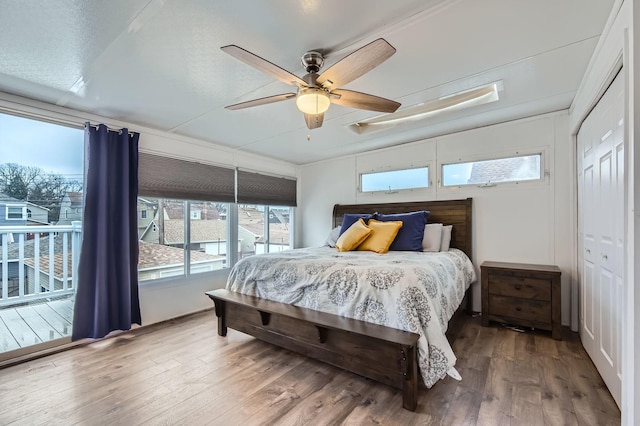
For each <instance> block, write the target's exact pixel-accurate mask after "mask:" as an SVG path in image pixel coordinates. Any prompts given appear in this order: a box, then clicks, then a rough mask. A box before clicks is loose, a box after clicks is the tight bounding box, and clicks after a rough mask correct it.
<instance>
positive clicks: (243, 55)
mask: <svg viewBox="0 0 640 426" xmlns="http://www.w3.org/2000/svg"><path fill="white" fill-rule="evenodd" d="M220 49H221V50H222V51H223V52H224V53H227V54H229V55H231V56H233V57H234V58H236V59H238V60H240V61H242V62H244V63H245V64H247V65H251V66H252V67H254V68H256V69H258V70H260V71H262V72H263V73H265V74H267V75H270V76H271V77H273V78H275V79H278V80H280V81H282V82H284V83H287V84H291V85H292V86H295V85H301V86H304V87H306V86H307V83H306V82H305V81H304V80H303V79H301V78H299V77H297V76H296V75H294V74H291V73H290V72H289V71H287V70H285V69H283V68H280V67H279V66H277V65H276V64H273V63H271V62H269V61H267V60H266V59H264V58H261V57H260V56H258V55H254V54H253V53H251V52H249V51H248V50H244V49H243V48H242V47H239V46H236V45H234V44H231V45H229V46H223V47H221V48H220Z"/></svg>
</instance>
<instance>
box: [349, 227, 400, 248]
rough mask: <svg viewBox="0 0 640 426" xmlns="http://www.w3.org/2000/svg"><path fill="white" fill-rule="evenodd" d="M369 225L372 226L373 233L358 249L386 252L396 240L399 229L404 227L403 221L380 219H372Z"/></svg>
mask: <svg viewBox="0 0 640 426" xmlns="http://www.w3.org/2000/svg"><path fill="white" fill-rule="evenodd" d="M368 226H369V228H371V231H372V232H371V235H369V237H368V238H367V239H366V240H364V242H363V243H362V244H360V245H359V246H358V250H368V251H375V252H376V253H386V252H388V251H389V246H390V245H391V243H392V242H393V240H395V238H396V235H398V231H399V230H400V228H402V221H397V222H380V221H379V220H375V219H370V220H369V225H368Z"/></svg>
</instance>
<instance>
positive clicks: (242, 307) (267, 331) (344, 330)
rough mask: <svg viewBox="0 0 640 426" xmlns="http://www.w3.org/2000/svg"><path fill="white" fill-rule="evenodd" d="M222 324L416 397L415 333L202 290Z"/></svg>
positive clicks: (411, 406)
mask: <svg viewBox="0 0 640 426" xmlns="http://www.w3.org/2000/svg"><path fill="white" fill-rule="evenodd" d="M206 294H207V296H209V297H210V298H211V300H213V302H214V304H215V309H216V316H217V317H218V334H219V335H220V336H226V335H227V327H231V328H233V329H234V330H238V331H241V332H243V333H246V334H249V335H251V336H254V337H256V338H258V339H261V340H264V341H266V342H269V343H272V344H275V345H278V346H281V347H283V348H286V349H289V350H291V351H294V352H298V353H300V354H302V355H305V356H308V357H310V358H314V359H317V360H320V361H323V362H326V363H328V364H332V365H335V366H336V367H340V368H344V369H345V370H348V371H351V372H353V373H356V374H359V375H362V376H364V377H367V378H370V379H373V380H376V381H379V382H381V383H385V384H387V385H390V386H393V387H395V388H398V389H402V406H403V407H404V408H406V409H408V410H411V411H415V409H416V406H417V402H418V365H417V342H418V338H419V337H420V335H418V334H416V333H411V332H408V331H403V330H398V329H395V328H390V327H385V326H382V325H377V324H372V323H368V322H365V321H360V320H355V319H351V318H345V317H341V316H337V315H332V314H328V313H325V312H320V311H315V310H312V309H306V308H301V307H298V306H293V305H288V304H285V303H279V302H273V301H270V300H266V299H260V298H258V297H254V296H248V295H245V294H240V293H235V292H231V291H228V290H224V289H220V290H213V291H209V292H207V293H206Z"/></svg>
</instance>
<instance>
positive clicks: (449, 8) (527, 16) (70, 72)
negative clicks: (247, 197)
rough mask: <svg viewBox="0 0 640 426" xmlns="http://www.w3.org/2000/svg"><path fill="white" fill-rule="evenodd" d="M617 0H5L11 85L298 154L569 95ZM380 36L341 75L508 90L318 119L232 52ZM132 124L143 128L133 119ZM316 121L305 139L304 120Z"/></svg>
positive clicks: (3, 59) (536, 109) (304, 159)
mask: <svg viewBox="0 0 640 426" xmlns="http://www.w3.org/2000/svg"><path fill="white" fill-rule="evenodd" d="M613 3H614V0H562V1H558V0H535V1H533V0H529V1H525V0H483V1H478V0H405V1H388V0H350V1H344V0H322V1H320V0H297V1H294V0H272V1H259V0H254V1H247V0H242V1H241V0H234V1H223V0H219V1H213V0H188V1H186V0H110V1H108V2H107V1H91V2H87V1H84V0H56V1H50V0H22V1H18V0H13V1H3V2H1V3H0V90H2V91H5V92H8V93H12V94H17V95H22V96H26V97H29V98H33V99H37V100H41V101H46V102H50V103H53V104H58V105H64V106H67V107H71V108H74V109H78V110H82V111H87V112H91V113H94V114H99V115H102V116H105V117H108V118H112V119H117V120H122V121H126V122H130V123H133V124H140V125H144V126H148V127H153V128H156V129H160V130H166V131H170V132H173V133H176V134H179V135H185V136H190V137H194V138H198V139H201V140H205V141H210V142H214V143H218V144H223V145H227V146H230V147H234V148H237V149H239V150H245V151H249V152H253V153H258V154H261V155H266V156H269V157H274V158H278V159H282V160H286V161H290V162H292V163H296V164H305V163H309V162H313V161H318V160H322V159H326V158H331V157H336V156H341V155H345V154H351V153H356V152H363V151H368V150H370V149H374V148H380V147H384V146H390V145H395V144H400V143H406V142H410V141H414V140H418V139H424V138H428V137H432V136H435V135H439V134H443V133H450V132H454V131H459V130H464V129H469V128H472V127H477V126H481V125H486V124H492V123H497V122H502V121H506V120H511V119H515V118H521V117H526V116H530V115H534V114H540V113H544V112H549V111H556V110H561V109H566V108H568V107H569V105H570V103H571V101H572V99H573V97H574V95H575V93H576V90H577V89H578V86H579V84H580V80H581V79H582V76H583V74H584V72H585V69H586V67H587V64H588V62H589V59H590V57H591V54H592V52H593V49H594V48H595V45H596V43H597V41H598V36H599V35H600V33H601V32H602V30H603V28H604V25H605V22H606V20H607V17H608V14H609V11H610V10H611V7H612V5H613ZM379 37H384V38H385V39H386V40H387V41H388V42H389V43H391V45H393V46H394V47H395V48H396V49H397V52H396V54H395V55H394V56H392V57H391V58H390V59H388V60H387V61H386V62H384V63H383V64H382V65H380V66H379V67H377V68H375V69H373V70H372V71H370V72H369V73H367V74H366V75H364V76H362V77H360V78H359V79H357V80H355V81H353V82H352V83H350V84H348V85H347V86H345V88H348V89H352V90H356V91H361V92H365V93H370V94H373V95H377V96H382V97H385V98H389V99H393V100H396V101H398V102H401V103H402V106H401V108H404V107H410V106H414V105H416V104H419V103H421V102H425V101H429V100H433V99H437V98H439V97H442V96H446V95H449V94H452V93H456V92H459V91H462V90H466V89H469V88H472V87H476V86H480V85H483V84H486V83H491V82H494V81H502V85H503V87H504V90H503V91H502V92H501V93H500V101H498V102H494V103H491V104H486V105H482V106H476V107H473V108H470V109H467V110H463V111H457V112H452V113H443V114H440V115H435V116H432V117H429V118H427V119H424V120H422V121H419V122H412V123H410V124H405V125H403V126H398V127H395V128H392V129H387V130H381V131H379V132H372V133H368V134H364V135H358V134H356V133H354V132H352V131H351V130H350V129H349V128H348V126H349V125H350V124H353V123H355V122H357V121H361V120H363V119H366V118H370V117H375V116H378V115H380V114H379V113H376V112H370V111H362V110H355V109H350V108H346V107H341V106H338V105H332V106H331V107H330V109H329V111H328V112H327V113H326V114H325V119H324V124H323V126H322V127H321V128H319V129H314V130H311V131H309V130H308V129H307V127H306V125H305V122H304V118H303V115H302V113H301V112H299V111H298V110H297V109H296V106H295V102H294V101H293V100H287V101H284V102H279V103H275V104H269V105H263V106H258V107H254V108H249V109H244V110H238V111H230V110H227V109H225V108H224V107H225V106H226V105H230V104H234V103H238V102H243V101H247V100H251V99H254V98H258V97H264V96H269V95H275V94H280V93H288V92H291V91H292V89H295V88H292V87H291V86H288V85H286V84H285V83H282V82H279V81H277V80H274V79H272V78H271V77H268V76H266V75H264V74H262V73H261V72H259V71H257V70H255V69H253V68H251V67H249V66H248V65H246V64H244V63H242V62H240V61H238V60H236V59H234V58H232V57H231V56H229V55H227V54H225V53H223V52H222V51H221V50H220V49H219V48H220V47H221V46H224V45H228V44H236V45H238V46H241V47H243V48H245V49H247V50H249V51H251V52H253V53H255V54H257V55H259V56H261V57H263V58H265V59H267V60H269V61H271V62H273V63H275V64H277V65H279V66H281V67H282V68H285V69H287V70H289V71H291V72H292V73H294V74H296V75H298V76H302V75H304V74H305V71H304V70H303V68H302V65H301V64H300V56H301V55H302V54H303V53H304V52H306V51H308V50H321V51H323V52H324V53H325V54H326V60H325V67H324V68H323V69H326V68H327V67H328V66H330V65H331V64H333V63H335V62H336V61H338V60H339V59H341V58H342V57H344V56H345V55H347V54H348V53H350V52H352V51H353V50H355V49H357V48H359V47H361V46H363V45H364V44H366V43H368V42H370V41H373V40H375V39H377V38H379ZM132 129H133V130H135V128H134V127H133V126H132ZM308 135H310V140H308V138H307V136H308Z"/></svg>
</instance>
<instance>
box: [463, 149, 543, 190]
mask: <svg viewBox="0 0 640 426" xmlns="http://www.w3.org/2000/svg"><path fill="white" fill-rule="evenodd" d="M539 177H540V157H537V156H526V157H514V158H502V159H496V160H491V161H478V162H475V163H473V166H472V167H471V175H470V176H469V180H468V181H467V183H468V184H473V183H477V184H481V183H488V182H507V181H514V180H528V179H538V178H539Z"/></svg>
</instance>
